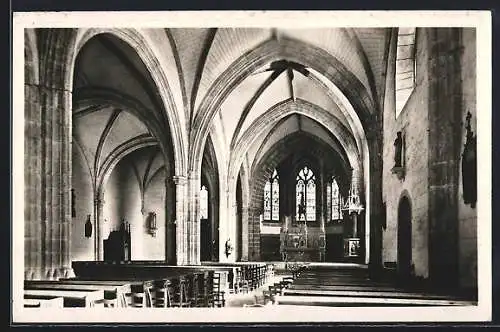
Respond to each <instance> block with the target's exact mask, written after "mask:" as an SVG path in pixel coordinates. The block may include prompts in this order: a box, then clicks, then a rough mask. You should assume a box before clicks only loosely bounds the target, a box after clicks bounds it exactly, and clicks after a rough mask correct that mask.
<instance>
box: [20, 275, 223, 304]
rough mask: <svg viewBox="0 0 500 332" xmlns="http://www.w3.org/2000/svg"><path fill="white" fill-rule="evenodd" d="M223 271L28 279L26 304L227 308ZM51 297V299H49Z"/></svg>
mask: <svg viewBox="0 0 500 332" xmlns="http://www.w3.org/2000/svg"><path fill="white" fill-rule="evenodd" d="M220 280H221V274H220V273H217V272H214V271H202V272H196V273H187V274H183V275H178V276H176V277H169V278H155V279H152V280H144V279H142V280H141V279H139V278H138V279H135V280H109V279H107V280H82V279H78V278H74V279H62V280H59V281H25V301H24V302H25V307H42V306H49V304H51V303H54V302H57V300H54V299H55V298H61V299H62V302H61V301H59V302H57V303H55V304H54V305H51V306H64V307H85V306H86V307H96V306H102V307H133V308H143V307H165V308H166V307H223V306H225V297H224V295H225V292H224V291H223V290H221V283H220ZM48 300H51V302H49V301H48Z"/></svg>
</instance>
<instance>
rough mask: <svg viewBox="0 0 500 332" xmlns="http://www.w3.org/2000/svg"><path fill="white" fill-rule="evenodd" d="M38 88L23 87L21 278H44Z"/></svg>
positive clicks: (33, 86)
mask: <svg viewBox="0 0 500 332" xmlns="http://www.w3.org/2000/svg"><path fill="white" fill-rule="evenodd" d="M39 97H40V96H39V91H38V86H37V85H33V84H26V83H25V85H24V108H25V121H24V132H25V135H24V278H25V279H26V280H32V279H33V280H36V279H42V278H43V271H42V254H41V253H42V250H41V247H42V241H41V240H42V239H41V234H42V222H43V221H42V219H41V205H42V202H41V183H42V167H41V114H40V98H39Z"/></svg>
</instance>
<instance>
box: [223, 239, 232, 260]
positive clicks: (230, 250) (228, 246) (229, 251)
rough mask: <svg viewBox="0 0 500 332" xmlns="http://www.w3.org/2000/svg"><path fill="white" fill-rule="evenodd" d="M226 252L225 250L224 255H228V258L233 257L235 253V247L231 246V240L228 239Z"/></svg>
mask: <svg viewBox="0 0 500 332" xmlns="http://www.w3.org/2000/svg"><path fill="white" fill-rule="evenodd" d="M224 247H225V250H224V253H225V254H226V258H228V257H229V255H231V253H232V252H233V249H234V248H233V245H232V244H231V239H230V238H228V239H227V241H226V244H225V246H224Z"/></svg>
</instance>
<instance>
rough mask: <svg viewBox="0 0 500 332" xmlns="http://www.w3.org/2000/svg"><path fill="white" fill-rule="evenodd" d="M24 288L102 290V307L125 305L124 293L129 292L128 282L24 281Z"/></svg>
mask: <svg viewBox="0 0 500 332" xmlns="http://www.w3.org/2000/svg"><path fill="white" fill-rule="evenodd" d="M24 289H49V290H54V289H55V290H57V289H62V290H76V291H93V290H103V291H104V300H103V303H104V307H126V306H127V302H126V295H127V294H128V293H130V285H128V284H125V285H123V284H112V285H109V284H101V285H99V284H97V283H86V284H82V283H74V282H71V280H65V281H42V280H29V281H24Z"/></svg>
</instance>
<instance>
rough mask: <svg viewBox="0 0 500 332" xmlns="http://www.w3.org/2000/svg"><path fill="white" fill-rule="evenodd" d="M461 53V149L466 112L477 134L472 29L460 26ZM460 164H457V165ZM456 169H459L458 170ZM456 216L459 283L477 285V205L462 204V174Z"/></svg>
mask: <svg viewBox="0 0 500 332" xmlns="http://www.w3.org/2000/svg"><path fill="white" fill-rule="evenodd" d="M462 45H463V46H465V47H464V48H463V53H462V57H461V68H462V70H461V80H462V91H463V92H462V103H463V104H462V130H461V135H460V137H461V138H462V142H461V143H462V144H461V151H463V144H464V143H465V137H466V130H465V124H466V123H465V118H466V116H467V113H468V112H470V113H471V115H472V117H471V127H472V131H473V132H474V135H477V129H476V128H477V127H476V112H477V111H476V31H475V29H472V28H471V29H464V30H463V32H462ZM460 167H461V166H460ZM461 171H462V170H461V168H460V172H461ZM458 218H459V257H460V260H459V270H460V284H461V285H463V286H464V287H476V286H477V208H472V207H471V205H466V204H464V200H463V187H462V176H461V175H460V176H459V177H458Z"/></svg>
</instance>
